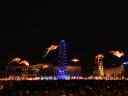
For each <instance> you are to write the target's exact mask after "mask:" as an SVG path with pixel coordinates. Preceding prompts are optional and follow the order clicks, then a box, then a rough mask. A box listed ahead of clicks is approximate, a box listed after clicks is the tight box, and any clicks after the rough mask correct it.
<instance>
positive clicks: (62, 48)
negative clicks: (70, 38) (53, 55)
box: [58, 40, 67, 79]
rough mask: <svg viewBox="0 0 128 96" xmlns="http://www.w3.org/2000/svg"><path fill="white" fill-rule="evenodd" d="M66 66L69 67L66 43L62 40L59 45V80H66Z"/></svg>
mask: <svg viewBox="0 0 128 96" xmlns="http://www.w3.org/2000/svg"><path fill="white" fill-rule="evenodd" d="M66 65H67V52H66V42H65V40H61V41H60V44H59V52H58V79H65V76H66V74H67V72H66V70H67V69H66Z"/></svg>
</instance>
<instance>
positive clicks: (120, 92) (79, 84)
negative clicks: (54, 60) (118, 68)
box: [0, 80, 128, 96]
mask: <svg viewBox="0 0 128 96" xmlns="http://www.w3.org/2000/svg"><path fill="white" fill-rule="evenodd" d="M0 96H128V81H122V80H121V81H115V80H114V81H103V80H101V81H94V80H90V81H89V80H88V81H1V82H0Z"/></svg>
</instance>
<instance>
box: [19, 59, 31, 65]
mask: <svg viewBox="0 0 128 96" xmlns="http://www.w3.org/2000/svg"><path fill="white" fill-rule="evenodd" d="M19 64H24V65H26V66H29V62H28V61H27V60H22V61H21V62H20V63H19Z"/></svg>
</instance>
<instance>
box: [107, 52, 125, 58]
mask: <svg viewBox="0 0 128 96" xmlns="http://www.w3.org/2000/svg"><path fill="white" fill-rule="evenodd" d="M109 52H110V53H112V54H113V55H114V56H117V57H118V58H121V57H122V56H124V55H125V54H124V53H123V52H120V51H109Z"/></svg>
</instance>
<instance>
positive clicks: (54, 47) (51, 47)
mask: <svg viewBox="0 0 128 96" xmlns="http://www.w3.org/2000/svg"><path fill="white" fill-rule="evenodd" d="M57 48H58V45H51V46H50V47H49V48H47V51H46V53H45V55H44V56H43V58H45V57H46V56H47V55H48V53H49V52H50V51H52V50H55V49H57Z"/></svg>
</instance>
